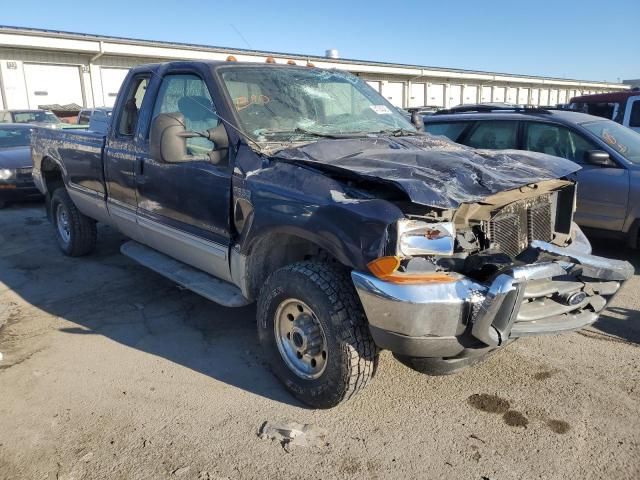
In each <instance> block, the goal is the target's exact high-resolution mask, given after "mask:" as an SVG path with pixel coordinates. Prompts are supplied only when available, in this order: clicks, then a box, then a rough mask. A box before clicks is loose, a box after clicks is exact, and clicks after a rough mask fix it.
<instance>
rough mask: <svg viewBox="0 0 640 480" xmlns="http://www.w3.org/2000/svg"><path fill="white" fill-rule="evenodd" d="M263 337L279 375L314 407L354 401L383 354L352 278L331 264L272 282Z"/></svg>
mask: <svg viewBox="0 0 640 480" xmlns="http://www.w3.org/2000/svg"><path fill="white" fill-rule="evenodd" d="M258 337H259V339H260V343H261V345H262V347H263V351H264V353H265V356H266V357H267V359H268V361H269V363H270V365H271V368H272V370H273V372H274V373H275V375H276V376H277V377H278V378H279V379H280V380H281V381H282V382H283V383H284V385H285V386H286V387H287V388H288V389H289V390H290V391H291V392H292V393H293V394H294V395H295V396H296V397H297V398H299V399H300V400H302V401H303V402H304V403H306V404H308V405H311V406H313V407H317V408H330V407H334V406H336V405H338V404H339V403H341V402H343V401H346V400H349V399H350V398H351V397H353V396H354V395H355V394H356V393H357V392H358V391H360V390H361V389H363V388H364V387H365V386H366V385H367V384H368V382H369V380H371V378H372V377H373V376H374V374H375V371H376V367H377V363H378V352H377V349H376V346H375V344H374V343H373V339H372V338H371V335H370V333H369V328H368V326H367V323H366V319H365V316H364V312H363V311H362V307H361V306H360V302H359V299H358V298H357V293H356V292H355V289H354V287H353V284H352V283H351V281H350V278H349V275H348V273H347V272H345V271H342V270H341V269H340V268H339V267H337V266H333V265H329V264H327V263H315V262H299V263H295V264H293V265H290V266H287V267H284V268H281V269H280V270H277V271H276V272H274V273H273V274H272V275H271V276H270V277H269V278H268V279H267V282H266V283H265V285H264V286H263V288H262V290H261V292H260V297H259V299H258Z"/></svg>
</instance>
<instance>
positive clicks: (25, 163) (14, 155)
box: [0, 146, 33, 169]
mask: <svg viewBox="0 0 640 480" xmlns="http://www.w3.org/2000/svg"><path fill="white" fill-rule="evenodd" d="M31 166H33V162H32V160H31V147H29V146H26V147H10V148H0V168H10V169H16V168H28V167H31Z"/></svg>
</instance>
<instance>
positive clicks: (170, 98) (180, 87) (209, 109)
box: [152, 74, 219, 156]
mask: <svg viewBox="0 0 640 480" xmlns="http://www.w3.org/2000/svg"><path fill="white" fill-rule="evenodd" d="M161 113H181V114H182V115H183V116H184V123H185V128H186V130H187V131H192V132H200V133H204V132H206V131H207V130H210V129H212V128H215V127H216V126H218V123H219V120H218V115H217V114H216V110H215V107H214V105H213V101H212V99H211V95H210V93H209V89H208V88H207V85H206V83H205V82H204V80H202V79H201V78H200V77H198V76H197V75H192V74H173V75H167V76H165V77H164V78H163V80H162V84H161V85H160V90H159V91H158V97H157V98H156V104H155V106H154V108H153V118H156V117H157V116H158V115H159V114H161ZM152 121H153V120H152ZM214 147H215V145H214V144H213V142H211V141H209V140H207V139H206V138H202V137H196V138H188V139H187V151H188V153H189V154H190V155H195V156H202V155H206V154H207V153H209V152H210V151H211V150H213V148H214Z"/></svg>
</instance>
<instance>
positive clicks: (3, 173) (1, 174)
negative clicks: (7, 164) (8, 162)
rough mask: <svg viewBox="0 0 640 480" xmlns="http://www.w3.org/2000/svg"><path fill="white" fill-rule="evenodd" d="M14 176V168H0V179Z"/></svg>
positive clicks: (9, 178)
mask: <svg viewBox="0 0 640 480" xmlns="http://www.w3.org/2000/svg"><path fill="white" fill-rule="evenodd" d="M15 176H16V171H15V170H9V169H8V168H0V181H3V180H4V181H7V180H11V179H12V178H13V177H15Z"/></svg>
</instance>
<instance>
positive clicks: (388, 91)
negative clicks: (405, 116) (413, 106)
mask: <svg viewBox="0 0 640 480" xmlns="http://www.w3.org/2000/svg"><path fill="white" fill-rule="evenodd" d="M403 92H404V83H402V82H385V83H383V84H382V95H383V96H384V98H386V99H387V100H389V101H390V102H391V103H392V104H393V105H395V106H396V107H402V106H403V103H402V101H403V98H402V97H403Z"/></svg>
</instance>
